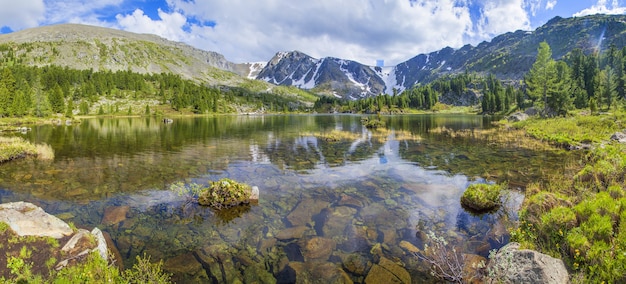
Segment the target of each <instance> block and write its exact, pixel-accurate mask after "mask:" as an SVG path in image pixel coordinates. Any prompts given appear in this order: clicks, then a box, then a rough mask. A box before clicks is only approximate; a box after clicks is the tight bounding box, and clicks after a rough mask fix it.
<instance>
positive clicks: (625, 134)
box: [611, 130, 626, 143]
mask: <svg viewBox="0 0 626 284" xmlns="http://www.w3.org/2000/svg"><path fill="white" fill-rule="evenodd" d="M611 140H613V141H617V142H618V143H626V130H624V131H622V132H615V133H614V134H613V135H611Z"/></svg>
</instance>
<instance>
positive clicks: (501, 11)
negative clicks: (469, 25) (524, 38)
mask: <svg viewBox="0 0 626 284" xmlns="http://www.w3.org/2000/svg"><path fill="white" fill-rule="evenodd" d="M534 4H537V3H534ZM539 4H540V3H539ZM483 5H484V6H483V11H482V17H481V18H480V20H479V22H478V27H477V30H478V33H479V34H478V38H490V37H493V36H496V35H499V34H502V33H505V32H510V31H516V30H520V29H521V30H530V19H529V16H528V12H527V9H526V7H527V6H528V5H530V4H529V3H527V2H525V1H524V0H489V1H485V3H484V4H483ZM530 9H531V10H532V9H533V8H532V7H530Z"/></svg>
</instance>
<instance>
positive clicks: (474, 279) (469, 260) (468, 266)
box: [463, 254, 487, 283]
mask: <svg viewBox="0 0 626 284" xmlns="http://www.w3.org/2000/svg"><path fill="white" fill-rule="evenodd" d="M463 259H464V262H463V280H464V281H465V282H464V283H483V282H482V273H483V272H482V271H481V270H484V267H485V265H486V264H487V259H486V258H484V257H482V256H480V255H476V254H463Z"/></svg>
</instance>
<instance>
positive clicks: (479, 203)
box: [461, 183, 503, 213]
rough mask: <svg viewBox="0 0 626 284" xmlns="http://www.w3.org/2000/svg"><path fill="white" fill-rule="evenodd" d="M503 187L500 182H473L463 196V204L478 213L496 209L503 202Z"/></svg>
mask: <svg viewBox="0 0 626 284" xmlns="http://www.w3.org/2000/svg"><path fill="white" fill-rule="evenodd" d="M502 188H503V187H502V186H501V185H498V184H484V183H477V184H471V185H470V186H469V187H468V188H467V189H466V190H465V192H464V193H463V196H461V205H463V207H464V208H466V209H469V210H471V211H474V212H477V213H482V212H487V211H491V210H494V209H496V208H498V207H499V206H500V204H501V201H500V194H501V192H502Z"/></svg>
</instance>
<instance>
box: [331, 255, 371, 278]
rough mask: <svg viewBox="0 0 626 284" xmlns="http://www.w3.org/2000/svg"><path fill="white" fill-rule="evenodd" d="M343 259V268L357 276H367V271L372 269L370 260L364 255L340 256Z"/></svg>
mask: <svg viewBox="0 0 626 284" xmlns="http://www.w3.org/2000/svg"><path fill="white" fill-rule="evenodd" d="M338 256H339V257H340V258H341V263H342V265H343V268H344V269H345V270H346V271H348V272H350V273H352V274H355V275H359V276H365V274H366V273H367V271H368V270H369V269H370V267H372V263H371V262H370V260H369V259H368V258H367V257H365V256H364V255H362V254H359V253H351V254H338Z"/></svg>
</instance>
